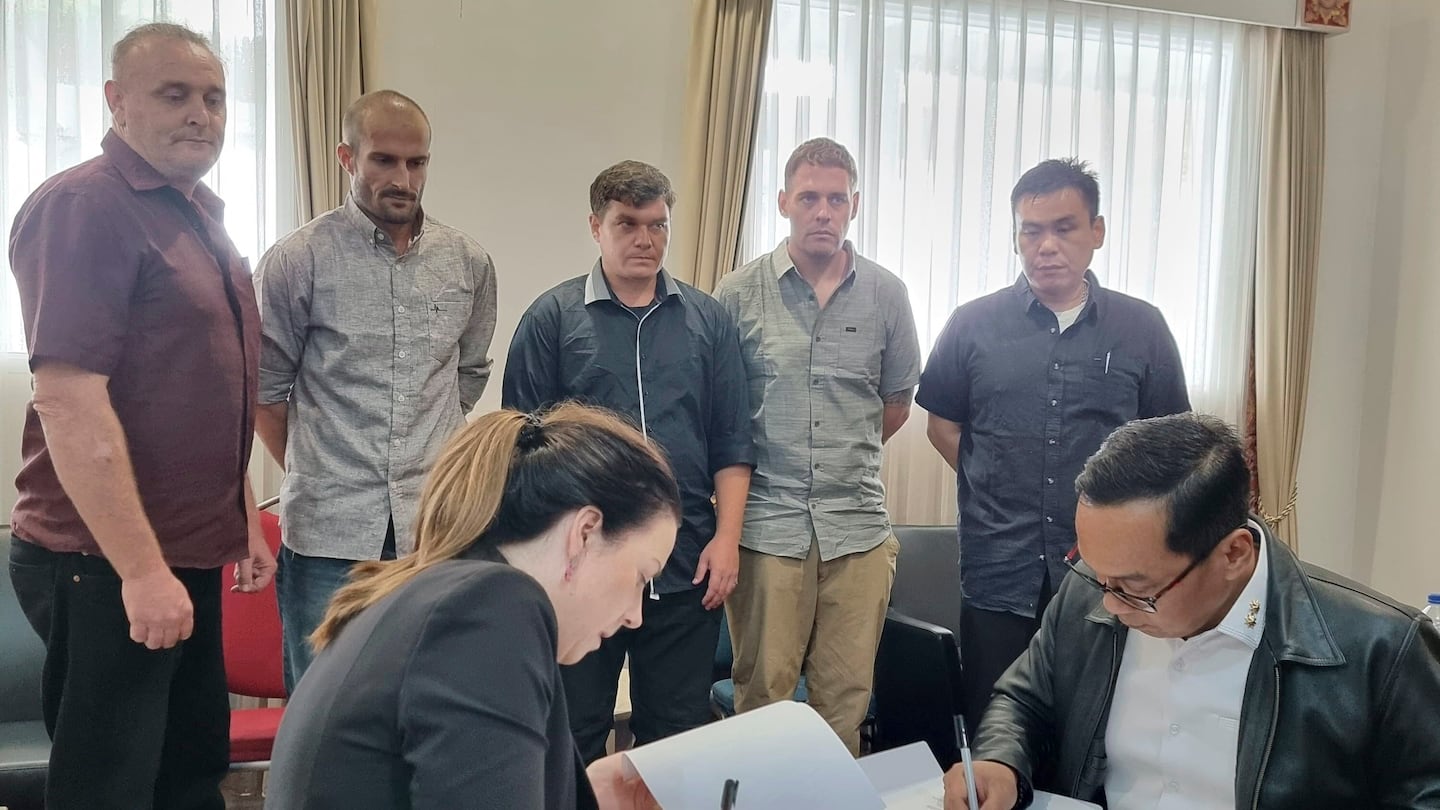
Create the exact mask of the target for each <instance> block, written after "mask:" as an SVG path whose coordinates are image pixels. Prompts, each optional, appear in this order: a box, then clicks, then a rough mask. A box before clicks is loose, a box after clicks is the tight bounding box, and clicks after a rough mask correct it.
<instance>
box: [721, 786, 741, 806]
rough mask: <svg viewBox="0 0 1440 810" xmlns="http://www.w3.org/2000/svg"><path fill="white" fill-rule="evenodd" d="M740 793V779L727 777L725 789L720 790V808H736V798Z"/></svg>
mask: <svg viewBox="0 0 1440 810" xmlns="http://www.w3.org/2000/svg"><path fill="white" fill-rule="evenodd" d="M739 795H740V780H739V779H726V780H725V789H724V790H722V791H720V810H735V799H736V797H738V796H739Z"/></svg>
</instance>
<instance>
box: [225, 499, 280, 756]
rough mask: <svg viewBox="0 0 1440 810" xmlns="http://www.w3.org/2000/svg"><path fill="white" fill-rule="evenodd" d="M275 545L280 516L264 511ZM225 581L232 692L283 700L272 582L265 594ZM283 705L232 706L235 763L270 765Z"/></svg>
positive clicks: (277, 615)
mask: <svg viewBox="0 0 1440 810" xmlns="http://www.w3.org/2000/svg"><path fill="white" fill-rule="evenodd" d="M260 524H261V526H262V527H263V528H264V529H265V539H266V540H267V541H268V542H269V543H270V550H271V551H272V552H274V553H275V554H277V555H278V554H279V553H280V518H278V517H276V516H275V515H274V514H273V513H271V512H265V511H262V512H261V513H260ZM229 581H230V580H228V579H227V580H224V582H225V584H224V585H222V590H221V594H220V602H221V610H222V611H223V612H222V613H221V633H222V636H223V638H224V644H225V680H226V682H227V683H228V685H229V689H230V691H231V692H232V693H234V694H237V695H245V696H247V697H256V698H274V699H284V698H285V697H286V695H285V675H284V670H283V666H282V663H281V644H282V642H281V636H280V607H279V605H278V604H277V603H276V601H275V586H274V585H273V584H272V585H270V586H269V587H267V588H266V589H265V590H263V591H261V592H260V593H232V592H231V591H230V587H229V584H228V583H229ZM284 711H285V709H284V707H276V708H268V707H262V708H258V709H231V710H230V767H231V768H232V769H240V770H244V769H264V768H268V767H270V749H271V748H273V747H274V745H275V732H276V731H277V730H279V728H280V717H281V715H282V713H283V712H284Z"/></svg>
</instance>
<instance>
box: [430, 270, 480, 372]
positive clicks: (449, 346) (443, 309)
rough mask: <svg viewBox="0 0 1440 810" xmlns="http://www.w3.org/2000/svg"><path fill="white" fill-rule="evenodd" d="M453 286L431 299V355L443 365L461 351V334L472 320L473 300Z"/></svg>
mask: <svg viewBox="0 0 1440 810" xmlns="http://www.w3.org/2000/svg"><path fill="white" fill-rule="evenodd" d="M463 295H464V294H463V293H462V292H461V291H459V290H456V289H454V288H452V287H447V288H445V289H444V290H442V291H441V292H440V294H439V296H437V297H435V298H433V299H431V300H430V303H429V305H428V308H429V310H430V355H431V356H432V357H434V358H435V360H436V361H438V362H439V363H441V364H442V365H443V364H445V363H448V362H450V358H452V357H454V356H455V355H456V354H458V353H459V351H460V334H461V333H462V332H464V331H465V324H466V323H468V322H469V321H470V308H471V307H472V306H473V301H472V300H471V299H469V298H465V297H463Z"/></svg>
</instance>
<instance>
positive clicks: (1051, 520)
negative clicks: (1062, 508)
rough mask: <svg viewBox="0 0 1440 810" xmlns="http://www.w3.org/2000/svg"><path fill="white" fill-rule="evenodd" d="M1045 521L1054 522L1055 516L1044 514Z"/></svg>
mask: <svg viewBox="0 0 1440 810" xmlns="http://www.w3.org/2000/svg"><path fill="white" fill-rule="evenodd" d="M1045 522H1046V523H1054V522H1055V518H1053V517H1050V516H1049V515H1046V516H1045Z"/></svg>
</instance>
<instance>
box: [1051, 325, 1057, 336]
mask: <svg viewBox="0 0 1440 810" xmlns="http://www.w3.org/2000/svg"><path fill="white" fill-rule="evenodd" d="M1057 331H1058V330H1057V329H1056V328H1055V327H1053V326H1052V327H1050V334H1052V335H1053V334H1055V333H1056V332H1057Z"/></svg>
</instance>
